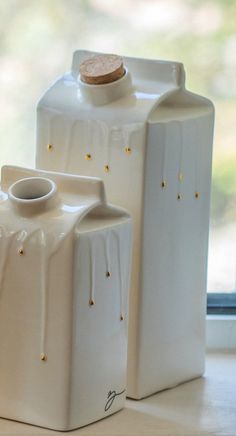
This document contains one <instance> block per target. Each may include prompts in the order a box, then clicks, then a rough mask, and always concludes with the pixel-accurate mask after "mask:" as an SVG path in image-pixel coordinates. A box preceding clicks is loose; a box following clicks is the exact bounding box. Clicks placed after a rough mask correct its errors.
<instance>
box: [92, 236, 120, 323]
mask: <svg viewBox="0 0 236 436" xmlns="http://www.w3.org/2000/svg"><path fill="white" fill-rule="evenodd" d="M100 237H101V238H102V243H103V246H104V253H105V262H106V271H105V273H106V277H111V244H112V241H113V240H115V241H116V247H117V248H116V251H115V252H116V253H117V261H118V277H119V292H120V314H119V319H120V320H121V321H123V319H124V302H123V294H124V291H125V288H124V286H125V284H124V277H126V270H127V269H126V266H125V265H122V261H121V257H122V241H121V238H122V236H121V235H120V233H119V232H117V231H115V230H110V231H107V232H105V233H101V235H100ZM89 266H90V291H89V305H90V306H94V304H95V285H96V282H97V281H96V238H89Z"/></svg>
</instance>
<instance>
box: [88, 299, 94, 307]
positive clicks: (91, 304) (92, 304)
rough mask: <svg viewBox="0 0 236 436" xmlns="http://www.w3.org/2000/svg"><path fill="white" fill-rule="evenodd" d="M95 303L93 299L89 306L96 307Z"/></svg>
mask: <svg viewBox="0 0 236 436" xmlns="http://www.w3.org/2000/svg"><path fill="white" fill-rule="evenodd" d="M94 304H95V301H94V300H93V299H92V298H91V300H89V306H94Z"/></svg>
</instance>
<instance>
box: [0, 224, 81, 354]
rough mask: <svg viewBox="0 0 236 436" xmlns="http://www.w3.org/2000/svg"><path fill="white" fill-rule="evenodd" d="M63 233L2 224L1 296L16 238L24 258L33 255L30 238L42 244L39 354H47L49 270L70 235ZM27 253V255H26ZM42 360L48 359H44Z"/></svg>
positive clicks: (0, 244) (18, 253) (18, 251)
mask: <svg viewBox="0 0 236 436" xmlns="http://www.w3.org/2000/svg"><path fill="white" fill-rule="evenodd" d="M75 224H76V222H73V220H72V227H74V226H75ZM70 234H71V233H70V232H68V234H65V233H61V234H60V235H57V237H52V235H50V234H49V233H48V232H47V231H45V230H44V229H43V228H41V227H37V228H33V229H27V230H25V229H20V230H15V231H10V230H8V229H7V227H6V226H3V225H2V226H0V252H1V256H0V296H1V295H2V293H3V290H4V281H5V275H6V266H7V262H8V258H9V253H10V248H11V245H12V243H13V241H14V240H15V241H16V243H17V246H18V248H17V250H16V253H15V254H16V256H19V255H21V256H22V260H23V258H24V257H25V258H26V259H27V257H26V256H27V255H29V256H30V255H31V250H30V244H29V243H30V240H31V239H32V237H34V236H35V237H37V239H38V240H37V244H39V246H40V249H41V250H40V251H41V255H40V262H39V265H40V271H39V275H40V288H41V292H40V294H41V335H40V337H41V339H40V341H41V343H40V353H39V356H43V355H45V356H47V353H46V348H47V320H48V292H49V289H48V281H49V271H50V262H51V259H52V257H53V255H54V254H55V253H56V252H57V250H58V249H59V247H60V245H61V243H62V241H63V240H64V239H65V237H66V236H68V235H70ZM24 255H25V256H24ZM40 359H41V360H44V361H45V360H46V359H42V358H41V357H40Z"/></svg>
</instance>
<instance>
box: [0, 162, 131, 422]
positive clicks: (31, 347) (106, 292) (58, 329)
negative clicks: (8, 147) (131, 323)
mask: <svg viewBox="0 0 236 436" xmlns="http://www.w3.org/2000/svg"><path fill="white" fill-rule="evenodd" d="M130 238H131V220H130V217H129V215H128V214H127V213H126V212H125V211H124V210H121V209H117V208H114V207H110V206H109V205H107V204H106V200H105V194H104V186H103V182H102V181H101V180H99V179H95V178H93V179H92V178H86V177H78V176H71V175H61V174H59V173H52V172H43V171H35V170H28V169H21V168H17V167H4V168H3V170H2V184H1V194H0V249H1V263H0V278H1V282H0V284H1V287H0V289H1V299H0V348H1V353H0V416H1V417H4V418H9V419H14V420H17V421H23V422H27V423H30V424H34V425H39V426H42V427H47V428H52V429H55V430H71V429H74V428H76V427H80V426H84V425H86V424H89V423H91V422H93V421H97V420H99V419H101V418H103V417H106V416H108V415H110V414H112V413H114V412H116V411H118V410H119V409H121V408H122V407H123V406H124V401H125V389H126V363H127V289H128V286H129V285H128V281H129V270H130V246H131V240H130Z"/></svg>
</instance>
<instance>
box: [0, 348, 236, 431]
mask: <svg viewBox="0 0 236 436" xmlns="http://www.w3.org/2000/svg"><path fill="white" fill-rule="evenodd" d="M206 363H207V365H206V374H205V376H204V377H202V378H198V379H196V380H193V381H191V382H188V383H184V384H182V385H180V386H178V387H176V388H174V389H169V390H166V391H163V392H161V393H159V394H156V395H153V396H151V397H149V398H146V399H144V400H142V401H133V400H127V402H126V407H125V409H124V410H122V411H121V412H119V413H116V414H115V415H113V416H111V417H109V418H107V419H104V420H101V421H99V422H97V423H95V424H91V425H89V426H87V427H84V428H82V429H80V430H75V431H73V432H71V433H70V432H67V433H61V432H60V434H66V435H67V436H68V435H69V434H71V435H73V436H77V435H78V436H89V435H91V436H93V435H96V436H144V435H145V436H158V435H162V436H164V435H166V436H167V435H169V436H170V435H171V436H180V435H181V436H199V435H210V434H211V435H212V434H214V435H216V434H217V435H218V436H219V435H222V436H223V435H226V434H227V435H232V436H233V435H235V429H236V379H235V367H236V353H235V354H234V353H231V354H226V353H210V354H208V355H207V362H206ZM0 434H1V436H22V435H24V436H38V435H41V436H58V434H59V433H58V432H55V431H50V430H44V429H41V428H38V427H32V426H29V425H25V424H20V423H17V422H13V421H7V420H3V419H0Z"/></svg>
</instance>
